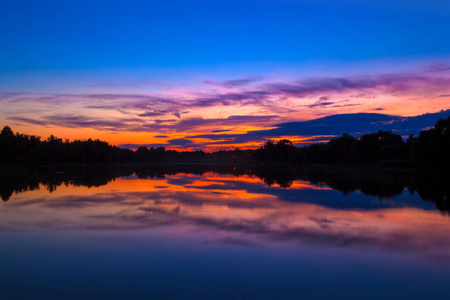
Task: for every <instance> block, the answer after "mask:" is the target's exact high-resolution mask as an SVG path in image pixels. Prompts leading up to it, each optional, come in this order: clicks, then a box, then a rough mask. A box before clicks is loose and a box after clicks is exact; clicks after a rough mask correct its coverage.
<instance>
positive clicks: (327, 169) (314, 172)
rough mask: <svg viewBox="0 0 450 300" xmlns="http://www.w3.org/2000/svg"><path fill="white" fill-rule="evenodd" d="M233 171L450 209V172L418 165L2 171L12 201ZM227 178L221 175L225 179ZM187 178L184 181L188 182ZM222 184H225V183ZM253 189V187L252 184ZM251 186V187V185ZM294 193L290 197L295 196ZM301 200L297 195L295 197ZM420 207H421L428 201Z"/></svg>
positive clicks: (2, 188)
mask: <svg viewBox="0 0 450 300" xmlns="http://www.w3.org/2000/svg"><path fill="white" fill-rule="evenodd" d="M211 172H212V173H215V174H218V175H224V174H225V175H233V177H243V176H244V177H245V178H246V179H245V180H240V182H242V183H244V182H246V183H254V182H256V183H260V182H264V183H265V184H266V185H267V186H269V187H272V186H275V187H281V188H285V189H286V190H290V189H298V188H302V186H303V185H304V184H305V182H306V184H307V186H308V188H311V187H312V186H315V187H316V188H320V189H333V190H337V191H340V192H342V193H343V194H344V195H348V194H351V193H355V192H361V193H363V194H364V195H368V196H377V197H378V198H380V199H381V200H383V199H386V198H388V199H389V198H392V197H394V196H397V195H401V194H402V193H403V192H404V190H405V189H407V190H408V191H409V193H411V194H414V193H417V194H418V195H419V197H420V199H422V200H425V201H431V202H433V203H435V205H436V208H437V209H439V210H440V211H442V212H443V213H448V212H449V211H450V200H449V196H450V185H449V184H448V182H449V181H450V176H449V174H448V172H446V171H445V170H435V169H412V170H383V169H377V168H374V167H348V166H347V167H333V166H304V167H295V168H293V167H291V168H290V167H255V166H230V165H224V166H221V165H160V166H147V167H143V166H140V167H137V166H135V167H71V168H70V167H47V168H33V169H29V168H10V169H5V170H3V172H0V196H1V198H2V199H3V201H8V200H9V199H10V198H11V196H12V195H13V194H14V193H16V194H17V193H21V192H25V191H32V190H36V189H39V188H40V185H42V186H44V187H45V189H46V190H48V191H49V192H53V191H55V190H56V189H57V188H58V186H61V185H65V186H69V185H70V186H73V187H80V186H86V187H99V186H103V185H106V184H108V183H109V182H111V181H114V180H115V179H117V178H119V177H129V176H132V175H135V176H136V177H137V178H139V179H150V178H151V179H154V178H165V177H167V176H170V175H176V174H192V175H204V174H206V173H211ZM221 180H223V178H220V180H219V181H221ZM184 183H185V182H180V184H184ZM219 184H222V183H219ZM248 188H250V185H249V187H248ZM250 189H251V188H250ZM288 198H289V197H287V199H285V200H289V199H288ZM290 198H294V199H295V200H297V197H290ZM410 205H418V206H419V207H421V208H424V207H426V206H427V205H425V204H420V203H416V204H410Z"/></svg>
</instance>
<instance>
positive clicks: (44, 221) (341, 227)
mask: <svg viewBox="0 0 450 300" xmlns="http://www.w3.org/2000/svg"><path fill="white" fill-rule="evenodd" d="M249 186H252V187H253V188H249ZM264 186H265V185H264V183H263V182H261V181H260V180H259V179H257V178H252V177H248V176H242V177H234V176H230V175H217V174H214V173H206V174H204V175H192V174H177V175H168V176H166V177H165V178H155V179H152V180H148V179H147V180H142V179H136V178H132V177H130V178H124V179H121V178H119V179H116V180H115V181H112V182H110V183H108V184H107V185H104V186H101V187H98V188H95V189H89V188H87V187H73V186H61V187H59V188H58V190H57V191H56V192H54V193H51V194H48V193H44V191H42V190H33V191H28V192H25V193H22V194H20V195H17V197H15V199H14V201H10V202H6V203H4V204H3V205H2V207H1V209H0V216H1V218H0V219H1V221H0V228H1V230H2V231H9V230H26V231H28V230H42V229H44V228H45V229H50V230H59V229H65V230H107V231H114V230H159V231H163V232H165V233H167V234H168V236H172V237H174V238H176V236H180V235H182V236H184V237H188V238H195V237H196V235H197V234H198V232H206V236H207V238H206V239H205V241H204V243H205V245H212V244H216V243H219V244H227V245H232V246H239V247H267V246H271V245H273V244H279V243H285V244H287V245H290V247H295V245H296V244H299V245H307V246H311V247H320V248H323V247H327V248H328V247H339V248H351V249H373V250H376V251H381V252H399V253H404V254H415V255H423V256H425V257H428V258H434V259H437V258H439V260H441V261H442V260H443V261H450V255H449V253H450V231H449V230H448V228H450V219H449V218H448V217H445V216H443V215H442V214H441V213H439V212H438V211H431V210H428V211H426V210H422V209H419V208H410V207H396V208H373V209H354V208H353V209H352V208H347V209H343V208H335V207H327V206H326V205H319V204H314V203H308V202H302V201H297V202H288V201H280V200H282V199H281V197H282V196H281V194H280V195H277V193H268V192H267V190H266V189H264V188H263V187H264ZM161 187H164V188H161ZM317 187H319V186H318V185H314V184H310V183H309V184H308V183H307V182H303V183H302V182H299V183H298V184H297V189H296V190H295V191H296V195H297V197H298V198H299V199H302V197H305V195H307V192H308V191H315V192H317V193H323V192H325V191H323V190H320V189H319V190H317ZM271 189H272V190H274V188H271ZM328 195H329V196H328V197H330V196H332V195H333V194H328ZM363 200H364V198H363ZM327 201H329V202H333V201H336V199H334V198H333V197H331V198H329V199H328V200H327Z"/></svg>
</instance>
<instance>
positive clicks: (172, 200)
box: [0, 165, 450, 299]
mask: <svg viewBox="0 0 450 300" xmlns="http://www.w3.org/2000/svg"><path fill="white" fill-rule="evenodd" d="M0 179H1V183H0V193H1V197H2V199H3V201H2V202H1V203H0V236H1V244H0V259H1V268H0V295H1V298H2V299H445V298H446V297H448V279H449V278H450V217H449V211H450V203H449V196H450V184H449V183H450V178H449V175H448V171H446V170H442V171H439V170H433V169H428V170H395V169H394V170H382V169H377V168H374V167H364V168H358V167H331V166H309V167H295V166H291V167H288V166H286V167H278V168H274V167H262V166H258V167H255V166H206V165H191V166H189V165H182V166H175V165H160V166H135V167H132V166H131V167H58V166H53V167H45V168H44V167H40V168H37V167H36V168H22V167H9V168H6V167H5V168H3V169H2V171H1V174H0Z"/></svg>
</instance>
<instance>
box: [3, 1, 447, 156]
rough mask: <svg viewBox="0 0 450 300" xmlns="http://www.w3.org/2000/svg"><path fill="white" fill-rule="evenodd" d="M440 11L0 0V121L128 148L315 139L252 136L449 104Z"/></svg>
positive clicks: (403, 4)
mask: <svg viewBox="0 0 450 300" xmlns="http://www.w3.org/2000/svg"><path fill="white" fill-rule="evenodd" d="M449 20H450V1H448V0H429V1H421V0H396V1H387V0H376V1H375V0H366V1H360V0H339V1H337V0H334V1H333V0H298V1H294V0H248V1H243V0H241V1H236V0H226V1H222V0H214V1H205V0H197V1H194V0H185V1H174V0H164V1H106V0H105V1H98V0H90V1H84V0H81V1H57V0H54V1H46V0H40V1H32V0H30V1H23V0H2V1H1V2H0V28H1V30H0V126H1V127H3V126H5V125H9V126H10V127H12V129H13V130H14V131H19V132H24V133H28V134H35V135H39V136H41V137H42V138H47V137H48V136H49V135H50V134H54V135H56V136H57V137H60V138H68V139H71V140H73V139H86V138H94V139H97V138H98V139H101V140H105V141H108V142H110V143H111V144H114V145H122V146H127V147H131V148H135V147H137V146H139V145H147V146H151V145H154V146H165V147H168V148H171V149H190V150H197V149H203V150H207V151H210V150H214V149H230V148H231V149H233V148H235V147H241V148H245V147H249V146H250V147H254V146H260V145H261V143H262V142H263V141H264V140H266V139H267V138H274V139H276V138H281V137H286V138H289V139H291V140H293V141H294V142H296V143H297V144H301V143H304V142H306V143H307V142H308V141H309V142H311V141H322V140H323V141H325V140H329V139H330V138H331V137H333V134H329V133H327V132H326V131H323V132H322V133H321V132H320V131H319V132H314V133H311V131H309V133H307V132H306V131H301V130H300V131H298V132H293V131H292V130H291V131H289V133H287V131H286V134H284V133H283V131H282V130H278V131H276V133H277V135H275V134H271V135H265V133H267V132H269V131H270V130H271V129H276V128H279V126H278V125H277V124H281V123H287V122H302V121H307V120H312V119H317V118H322V117H325V116H331V115H335V114H351V113H381V114H388V115H396V116H404V117H406V116H416V115H422V114H425V113H437V112H440V111H442V110H447V109H450V21H449ZM349 121H350V119H349ZM368 122H370V120H368ZM383 122H385V123H389V122H388V121H386V120H384V121H383ZM308 124H309V123H308ZM316 125H317V124H316ZM393 129H395V128H393ZM358 130H359V128H354V131H352V132H351V133H357V132H358ZM255 132H257V133H258V134H255ZM274 132H275V131H274ZM237 137H239V138H237Z"/></svg>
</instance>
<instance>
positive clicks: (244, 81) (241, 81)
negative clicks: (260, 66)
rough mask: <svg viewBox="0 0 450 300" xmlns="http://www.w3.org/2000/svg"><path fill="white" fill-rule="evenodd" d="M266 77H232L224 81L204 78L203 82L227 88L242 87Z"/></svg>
mask: <svg viewBox="0 0 450 300" xmlns="http://www.w3.org/2000/svg"><path fill="white" fill-rule="evenodd" d="M263 79H264V77H262V76H254V77H247V78H238V79H232V80H224V81H217V80H204V81H203V83H206V84H209V85H217V86H221V87H225V88H234V87H241V86H245V85H248V84H250V83H253V82H257V81H261V80H263Z"/></svg>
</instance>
